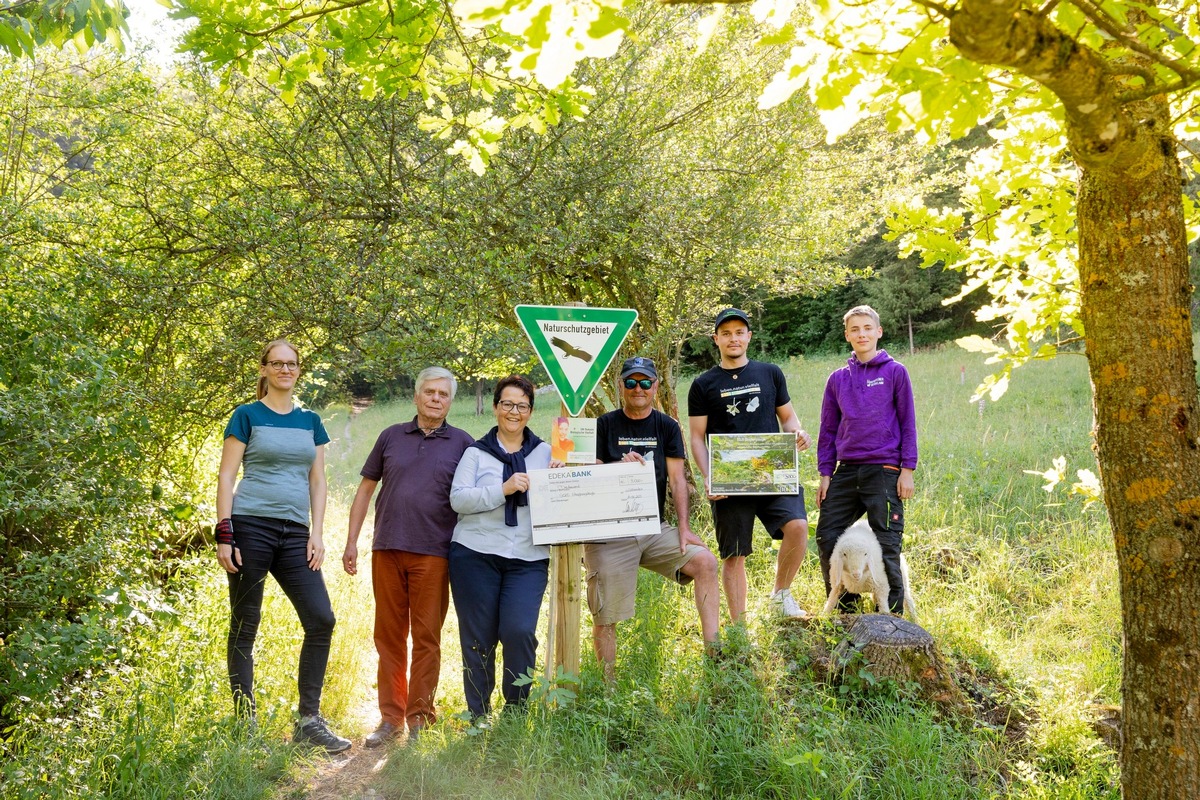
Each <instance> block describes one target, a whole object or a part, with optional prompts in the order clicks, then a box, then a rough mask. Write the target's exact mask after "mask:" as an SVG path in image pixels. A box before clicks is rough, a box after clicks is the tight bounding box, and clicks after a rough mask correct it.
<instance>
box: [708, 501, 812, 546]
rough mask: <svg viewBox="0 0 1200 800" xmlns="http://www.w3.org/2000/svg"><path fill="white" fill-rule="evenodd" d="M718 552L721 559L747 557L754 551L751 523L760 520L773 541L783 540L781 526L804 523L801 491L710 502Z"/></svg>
mask: <svg viewBox="0 0 1200 800" xmlns="http://www.w3.org/2000/svg"><path fill="white" fill-rule="evenodd" d="M711 505H712V512H713V525H714V527H716V529H717V549H718V551H719V555H720V556H721V558H723V559H724V558H731V557H733V556H748V555H750V553H752V552H754V547H753V539H754V520H755V518H757V519H759V520H760V521H761V522H762V524H763V527H764V528H766V529H767V532H768V533H770V534H771V538H772V539H782V538H783V526H784V525H787V524H788V523H789V522H791V521H792V520H794V519H803V520H807V519H808V515H807V514H805V512H804V489H803V488H801V489H800V490H799V492H797V493H796V494H794V495H793V494H767V495H760V496H752V497H727V498H725V499H724V500H714V501H712V502H711Z"/></svg>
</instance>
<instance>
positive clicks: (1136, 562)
mask: <svg viewBox="0 0 1200 800" xmlns="http://www.w3.org/2000/svg"><path fill="white" fill-rule="evenodd" d="M1164 106H1165V104H1164ZM1165 110H1166V109H1165V107H1164V108H1163V109H1162V111H1164V112H1165ZM1156 116H1157V117H1158V120H1160V121H1162V122H1163V123H1164V124H1163V125H1162V127H1161V128H1159V130H1161V131H1162V133H1163V134H1164V135H1163V137H1162V145H1163V146H1162V148H1161V149H1160V148H1153V149H1150V150H1148V151H1147V152H1149V153H1150V154H1151V155H1152V156H1157V157H1151V158H1147V159H1146V160H1145V162H1143V163H1142V164H1141V165H1140V166H1142V167H1143V168H1142V169H1138V170H1105V169H1096V168H1083V169H1081V171H1080V183H1079V198H1078V224H1079V273H1080V274H1079V279H1080V286H1081V290H1082V318H1083V323H1084V329H1085V331H1086V332H1087V355H1088V365H1089V371H1090V373H1091V377H1092V387H1093V393H1094V402H1095V413H1096V452H1097V457H1098V460H1099V463H1100V477H1101V481H1102V484H1103V487H1104V498H1105V505H1106V506H1107V507H1108V514H1109V518H1110V520H1111V522H1112V529H1113V536H1114V541H1115V544H1116V552H1117V566H1118V570H1119V575H1120V585H1121V618H1122V623H1123V625H1124V633H1125V636H1124V655H1125V659H1124V666H1123V672H1122V699H1123V706H1124V714H1123V724H1124V743H1123V746H1122V748H1121V768H1122V777H1121V783H1122V788H1123V790H1124V796H1125V797H1129V798H1134V797H1136V798H1195V797H1200V614H1198V613H1197V610H1196V609H1197V606H1196V602H1197V598H1200V569H1197V556H1198V554H1200V533H1198V530H1200V529H1198V523H1200V485H1198V483H1200V453H1198V451H1197V447H1196V442H1197V430H1196V416H1197V415H1196V406H1197V392H1196V381H1195V364H1194V362H1193V360H1192V328H1191V314H1190V301H1191V285H1190V279H1189V275H1188V258H1187V240H1186V233H1185V228H1184V220H1183V208H1182V202H1181V191H1180V171H1179V165H1178V163H1177V162H1176V159H1175V156H1174V152H1175V149H1174V142H1172V141H1170V140H1169V138H1168V137H1167V136H1166V135H1165V134H1166V132H1167V130H1168V129H1167V127H1166V125H1165V114H1163V115H1156ZM1154 120H1155V118H1154V117H1150V118H1147V122H1146V124H1147V125H1148V126H1153V125H1154ZM1167 154H1170V155H1169V156H1168V155H1167Z"/></svg>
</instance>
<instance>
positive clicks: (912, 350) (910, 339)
mask: <svg viewBox="0 0 1200 800" xmlns="http://www.w3.org/2000/svg"><path fill="white" fill-rule="evenodd" d="M915 352H917V348H915V347H913V332H912V312H909V315H908V354H909V355H910V356H911V355H912V354H913V353H915Z"/></svg>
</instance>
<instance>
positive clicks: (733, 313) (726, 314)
mask: <svg viewBox="0 0 1200 800" xmlns="http://www.w3.org/2000/svg"><path fill="white" fill-rule="evenodd" d="M731 319H740V320H741V321H742V322H744V323H746V327H747V328H749V327H750V315H749V314H747V313H746V312H745V311H742V310H741V309H740V308H727V309H725V310H724V311H722V312H721V313H719V314H717V321H716V322H714V323H713V330H714V331H716V329H717V328H719V327H721V323H723V322H728V321H729V320H731Z"/></svg>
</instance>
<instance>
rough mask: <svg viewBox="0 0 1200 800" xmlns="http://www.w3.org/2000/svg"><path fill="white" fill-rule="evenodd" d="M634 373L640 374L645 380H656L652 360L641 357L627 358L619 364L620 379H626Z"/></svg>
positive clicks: (656, 371)
mask: <svg viewBox="0 0 1200 800" xmlns="http://www.w3.org/2000/svg"><path fill="white" fill-rule="evenodd" d="M635 373H641V374H642V375H645V376H646V377H647V378H653V379H654V380H658V370H657V369H655V368H654V360H653V359H649V358H644V357H643V356H634V357H633V358H627V359H625V361H624V362H622V363H621V377H622V378H628V377H629V376H630V375H633V374H635Z"/></svg>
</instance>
